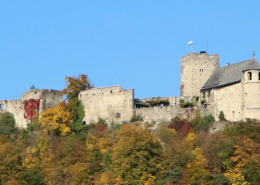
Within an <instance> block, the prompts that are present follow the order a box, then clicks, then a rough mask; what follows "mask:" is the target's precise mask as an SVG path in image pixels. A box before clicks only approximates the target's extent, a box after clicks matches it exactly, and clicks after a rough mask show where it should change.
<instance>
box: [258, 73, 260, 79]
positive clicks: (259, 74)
mask: <svg viewBox="0 0 260 185" xmlns="http://www.w3.org/2000/svg"><path fill="white" fill-rule="evenodd" d="M258 80H260V72H259V73H258Z"/></svg>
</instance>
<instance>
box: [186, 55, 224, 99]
mask: <svg viewBox="0 0 260 185" xmlns="http://www.w3.org/2000/svg"><path fill="white" fill-rule="evenodd" d="M218 67H219V55H208V54H207V53H200V54H197V53H191V54H188V55H186V56H183V57H182V58H181V96H183V97H193V96H196V97H199V96H200V89H201V87H202V86H203V85H204V84H205V82H206V81H207V80H208V79H209V77H210V75H211V74H212V73H213V71H214V70H215V69H216V68H218Z"/></svg>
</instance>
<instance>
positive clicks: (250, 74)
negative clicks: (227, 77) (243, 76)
mask: <svg viewBox="0 0 260 185" xmlns="http://www.w3.org/2000/svg"><path fill="white" fill-rule="evenodd" d="M247 76H248V80H252V73H251V72H248V73H247Z"/></svg>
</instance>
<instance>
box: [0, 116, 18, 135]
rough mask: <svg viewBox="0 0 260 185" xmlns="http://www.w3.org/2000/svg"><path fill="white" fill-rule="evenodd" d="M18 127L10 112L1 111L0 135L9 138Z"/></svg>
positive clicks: (15, 132)
mask: <svg viewBox="0 0 260 185" xmlns="http://www.w3.org/2000/svg"><path fill="white" fill-rule="evenodd" d="M17 132H18V129H17V127H16V125H15V120H14V117H13V115H12V114H10V113H3V114H1V115H0V135H4V136H5V137H6V138H8V139H11V138H13V137H14V136H15V134H17Z"/></svg>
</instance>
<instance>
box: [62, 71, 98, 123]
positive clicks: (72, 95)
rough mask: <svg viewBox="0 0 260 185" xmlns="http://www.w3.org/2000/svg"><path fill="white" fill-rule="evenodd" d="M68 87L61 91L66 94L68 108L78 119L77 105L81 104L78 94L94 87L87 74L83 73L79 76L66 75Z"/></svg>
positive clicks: (75, 118)
mask: <svg viewBox="0 0 260 185" xmlns="http://www.w3.org/2000/svg"><path fill="white" fill-rule="evenodd" d="M66 83H67V87H66V88H65V89H63V90H62V91H61V94H62V95H65V96H66V101H67V104H66V105H67V108H68V110H69V111H70V112H71V113H72V116H73V118H74V120H77V119H78V114H77V107H78V105H79V99H78V95H79V93H80V91H82V90H86V89H91V88H93V86H92V84H91V82H90V80H89V78H88V76H87V75H84V74H81V75H79V77H78V78H75V77H69V76H67V77H66Z"/></svg>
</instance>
